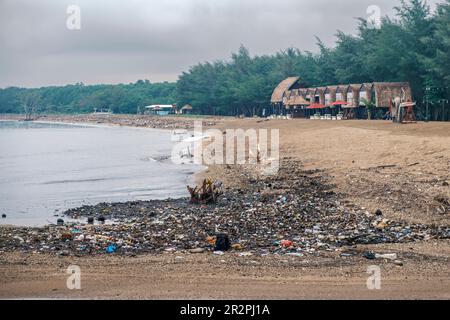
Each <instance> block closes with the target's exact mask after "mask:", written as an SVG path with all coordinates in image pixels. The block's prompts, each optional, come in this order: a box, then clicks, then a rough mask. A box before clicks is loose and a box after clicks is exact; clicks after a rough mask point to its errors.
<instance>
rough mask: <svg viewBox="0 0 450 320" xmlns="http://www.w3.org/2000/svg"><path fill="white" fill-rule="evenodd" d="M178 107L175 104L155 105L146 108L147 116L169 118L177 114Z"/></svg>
mask: <svg viewBox="0 0 450 320" xmlns="http://www.w3.org/2000/svg"><path fill="white" fill-rule="evenodd" d="M176 112H177V106H176V105H174V104H153V105H150V106H146V107H144V113H145V114H153V115H158V116H167V115H170V114H176Z"/></svg>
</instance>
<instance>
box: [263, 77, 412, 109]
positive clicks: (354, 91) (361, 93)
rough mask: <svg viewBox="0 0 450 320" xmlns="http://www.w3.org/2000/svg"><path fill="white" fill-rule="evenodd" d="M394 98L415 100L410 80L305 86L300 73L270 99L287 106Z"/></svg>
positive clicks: (385, 102) (381, 102)
mask: <svg viewBox="0 0 450 320" xmlns="http://www.w3.org/2000/svg"><path fill="white" fill-rule="evenodd" d="M395 98H400V99H401V101H403V102H406V101H412V92H411V87H410V85H409V83H407V82H374V83H363V84H342V85H332V86H327V87H312V88H305V87H302V83H301V78H300V77H290V78H287V79H285V80H283V81H282V82H280V84H279V85H278V86H277V87H276V88H275V90H274V91H273V93H272V98H271V102H272V103H273V104H278V106H279V107H281V106H282V105H283V106H285V107H290V106H298V105H307V104H314V103H319V104H331V103H333V102H335V101H346V102H348V105H347V107H350V108H358V107H360V106H364V103H362V102H361V99H367V100H368V101H371V102H373V103H374V104H375V106H376V107H379V108H388V107H389V106H390V105H391V102H392V100H393V99H395Z"/></svg>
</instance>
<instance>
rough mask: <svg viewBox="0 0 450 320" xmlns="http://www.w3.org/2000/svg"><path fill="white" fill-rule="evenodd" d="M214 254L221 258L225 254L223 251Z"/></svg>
mask: <svg viewBox="0 0 450 320" xmlns="http://www.w3.org/2000/svg"><path fill="white" fill-rule="evenodd" d="M213 254H215V255H218V256H221V255H224V254H225V253H224V252H223V251H213Z"/></svg>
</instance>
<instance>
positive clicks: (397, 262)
mask: <svg viewBox="0 0 450 320" xmlns="http://www.w3.org/2000/svg"><path fill="white" fill-rule="evenodd" d="M394 264H395V265H397V266H400V267H401V266H403V262H402V261H400V260H394Z"/></svg>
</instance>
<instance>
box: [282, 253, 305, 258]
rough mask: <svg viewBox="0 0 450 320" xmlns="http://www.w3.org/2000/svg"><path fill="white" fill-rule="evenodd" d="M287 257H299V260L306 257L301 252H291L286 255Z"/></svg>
mask: <svg viewBox="0 0 450 320" xmlns="http://www.w3.org/2000/svg"><path fill="white" fill-rule="evenodd" d="M286 255H287V256H293V257H299V258H300V257H303V256H304V254H303V253H300V252H289V253H286Z"/></svg>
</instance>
